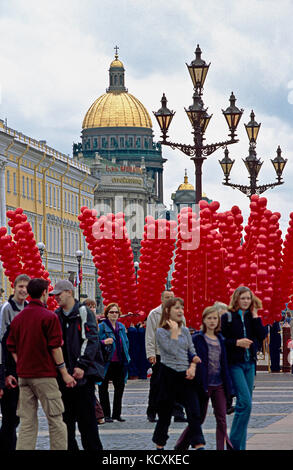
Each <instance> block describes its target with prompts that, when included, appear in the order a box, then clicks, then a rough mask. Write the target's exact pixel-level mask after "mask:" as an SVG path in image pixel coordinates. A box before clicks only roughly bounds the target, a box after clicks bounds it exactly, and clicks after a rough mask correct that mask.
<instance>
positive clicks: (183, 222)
mask: <svg viewBox="0 0 293 470" xmlns="http://www.w3.org/2000/svg"><path fill="white" fill-rule="evenodd" d="M177 218H178V236H177V241H176V250H175V263H174V267H175V269H174V272H173V275H172V289H173V291H174V294H175V296H176V297H181V298H182V299H183V300H184V316H185V319H186V325H187V326H191V323H192V321H196V318H192V315H191V314H192V312H195V309H194V295H193V287H194V279H195V277H194V270H195V267H196V266H197V264H196V258H195V255H196V254H197V250H196V249H197V248H198V246H199V244H200V228H199V225H200V224H199V218H198V216H197V214H195V213H194V212H193V211H192V209H191V208H190V207H184V208H183V209H181V211H180V213H179V214H178V217H177Z"/></svg>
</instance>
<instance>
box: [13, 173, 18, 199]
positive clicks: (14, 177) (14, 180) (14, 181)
mask: <svg viewBox="0 0 293 470" xmlns="http://www.w3.org/2000/svg"><path fill="white" fill-rule="evenodd" d="M16 193H17V191H16V173H13V194H16Z"/></svg>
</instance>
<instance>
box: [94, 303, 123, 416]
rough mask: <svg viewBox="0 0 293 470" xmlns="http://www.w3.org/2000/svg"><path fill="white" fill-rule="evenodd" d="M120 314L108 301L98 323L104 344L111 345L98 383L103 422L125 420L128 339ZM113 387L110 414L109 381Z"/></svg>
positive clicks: (116, 307)
mask: <svg viewBox="0 0 293 470" xmlns="http://www.w3.org/2000/svg"><path fill="white" fill-rule="evenodd" d="M120 315H121V310H120V308H119V305H118V304H116V303H110V304H109V305H107V307H106V308H105V311H104V316H105V320H104V321H102V322H101V323H100V324H99V337H100V340H101V341H102V342H103V343H104V344H105V345H111V346H112V347H111V352H110V354H109V357H108V360H107V362H106V364H105V378H104V380H103V381H102V383H100V384H99V396H100V403H101V406H102V408H103V411H104V415H105V422H106V423H111V422H113V420H117V421H120V422H123V421H125V419H123V418H122V417H121V411H122V397H123V392H124V387H125V384H126V382H127V379H128V364H129V362H130V356H129V341H128V337H127V334H126V328H125V326H124V325H123V324H122V323H120V322H119V321H118V318H119V316H120ZM110 380H112V382H113V387H114V398H113V410H112V414H111V407H110V398H109V392H108V386H109V381H110Z"/></svg>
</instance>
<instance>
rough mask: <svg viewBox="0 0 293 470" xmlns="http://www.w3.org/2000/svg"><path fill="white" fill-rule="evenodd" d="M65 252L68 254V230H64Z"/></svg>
mask: <svg viewBox="0 0 293 470" xmlns="http://www.w3.org/2000/svg"><path fill="white" fill-rule="evenodd" d="M64 254H65V255H67V230H64Z"/></svg>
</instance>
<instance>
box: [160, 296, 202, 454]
mask: <svg viewBox="0 0 293 470" xmlns="http://www.w3.org/2000/svg"><path fill="white" fill-rule="evenodd" d="M183 305H184V304H183V300H182V299H181V298H179V297H174V298H171V299H169V300H168V301H167V302H166V303H165V304H164V307H163V311H162V316H161V320H160V323H159V328H158V329H157V342H158V346H159V349H160V353H161V363H160V368H161V371H160V387H159V394H158V397H157V399H158V402H157V403H158V415H159V419H158V421H157V424H156V427H155V430H154V434H153V442H154V443H155V444H156V446H157V449H158V450H162V449H163V448H164V446H165V444H166V442H167V440H168V437H169V436H168V429H169V426H170V422H171V417H172V411H173V407H174V403H175V402H176V401H179V402H180V403H182V404H183V405H184V407H185V411H186V416H187V421H188V424H189V428H190V443H191V445H192V447H194V448H195V449H198V450H199V449H204V445H205V440H204V436H203V433H202V430H201V425H200V406H199V400H198V395H197V388H196V383H195V381H194V377H195V369H196V364H197V363H199V362H200V358H199V357H198V356H197V354H196V351H195V349H194V346H193V343H192V339H191V335H190V332H189V330H188V328H186V327H185V326H183Z"/></svg>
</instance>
